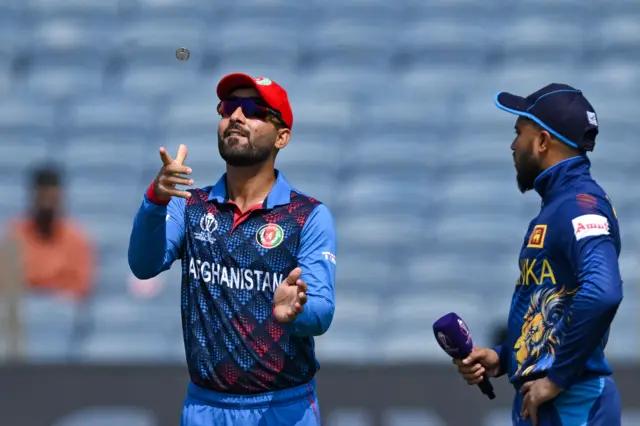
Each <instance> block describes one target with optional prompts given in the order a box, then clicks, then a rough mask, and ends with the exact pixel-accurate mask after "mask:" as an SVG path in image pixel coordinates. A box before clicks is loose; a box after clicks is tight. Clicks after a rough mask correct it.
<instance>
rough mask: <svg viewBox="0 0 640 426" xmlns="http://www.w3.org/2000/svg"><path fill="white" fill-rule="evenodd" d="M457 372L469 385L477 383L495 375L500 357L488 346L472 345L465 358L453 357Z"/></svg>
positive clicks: (498, 370) (498, 368)
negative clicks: (469, 352)
mask: <svg viewBox="0 0 640 426" xmlns="http://www.w3.org/2000/svg"><path fill="white" fill-rule="evenodd" d="M453 363H454V364H455V365H457V366H458V372H459V373H460V374H461V375H462V377H463V378H464V379H465V380H466V382H467V383H468V384H469V385H477V384H479V383H480V382H482V380H483V379H484V376H485V374H486V376H487V377H496V376H497V375H498V373H499V372H500V358H499V356H498V354H497V353H496V351H494V350H493V349H488V348H481V347H479V346H476V347H474V348H473V349H472V350H471V354H469V356H468V357H466V358H465V359H455V358H454V359H453Z"/></svg>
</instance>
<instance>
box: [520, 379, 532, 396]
mask: <svg viewBox="0 0 640 426" xmlns="http://www.w3.org/2000/svg"><path fill="white" fill-rule="evenodd" d="M531 386H533V382H527V383H525V384H524V385H522V388H521V389H520V393H521V394H526V393H527V392H529V390H530V389H531Z"/></svg>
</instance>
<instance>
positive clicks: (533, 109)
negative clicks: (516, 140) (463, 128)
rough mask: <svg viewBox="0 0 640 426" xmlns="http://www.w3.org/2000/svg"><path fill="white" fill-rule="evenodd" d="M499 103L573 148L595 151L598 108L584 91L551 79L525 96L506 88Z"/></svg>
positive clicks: (498, 97)
mask: <svg viewBox="0 0 640 426" xmlns="http://www.w3.org/2000/svg"><path fill="white" fill-rule="evenodd" d="M494 102H495V104H496V106H497V107H498V108H500V109H502V110H504V111H507V112H510V113H512V114H516V115H519V116H521V117H526V118H528V119H530V120H532V121H534V122H536V123H537V124H538V125H539V126H540V127H542V128H543V129H545V130H546V131H547V132H549V133H551V134H552V135H553V136H554V137H556V138H557V139H559V140H561V141H562V142H564V143H566V144H567V145H569V146H572V147H574V148H579V149H582V150H584V151H593V148H594V147H595V144H596V136H597V134H598V118H597V116H596V112H595V110H594V109H593V107H592V106H591V104H590V103H589V101H588V100H587V98H585V97H584V95H583V94H582V91H580V90H578V89H575V88H573V87H571V86H569V85H567V84H559V83H551V84H549V85H548V86H545V87H543V88H542V89H540V90H538V91H537V92H534V93H532V94H530V95H529V96H527V97H526V98H523V97H521V96H517V95H513V94H511V93H507V92H500V93H498V94H497V95H496V97H495V99H494Z"/></svg>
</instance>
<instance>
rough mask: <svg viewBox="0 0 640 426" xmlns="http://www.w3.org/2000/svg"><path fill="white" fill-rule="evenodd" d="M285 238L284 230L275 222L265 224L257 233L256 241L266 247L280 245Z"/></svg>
mask: <svg viewBox="0 0 640 426" xmlns="http://www.w3.org/2000/svg"><path fill="white" fill-rule="evenodd" d="M283 240H284V231H283V230H282V228H281V227H280V225H277V224H275V223H267V224H266V225H263V226H262V227H260V229H258V232H257V233H256V241H257V242H258V244H260V245H261V246H262V247H264V248H266V249H271V248H274V247H278V246H279V245H280V243H282V241H283Z"/></svg>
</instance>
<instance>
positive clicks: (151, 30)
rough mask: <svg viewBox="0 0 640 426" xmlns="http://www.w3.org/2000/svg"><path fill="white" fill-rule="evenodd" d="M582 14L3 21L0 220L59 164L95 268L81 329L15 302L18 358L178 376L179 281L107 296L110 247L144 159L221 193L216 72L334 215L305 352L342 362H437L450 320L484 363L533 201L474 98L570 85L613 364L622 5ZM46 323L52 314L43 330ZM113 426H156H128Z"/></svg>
mask: <svg viewBox="0 0 640 426" xmlns="http://www.w3.org/2000/svg"><path fill="white" fill-rule="evenodd" d="M603 4H604V2H603V0H598V1H596V0H594V1H589V2H584V1H578V0H535V1H534V0H526V1H519V2H507V1H506V0H485V1H481V2H478V1H471V0H454V1H447V2H439V1H434V0H397V1H393V2H391V1H388V0H340V1H338V0H330V1H319V0H311V1H305V2H289V1H285V0H245V1H243V2H242V4H237V5H236V4H235V3H225V4H222V3H220V2H211V1H208V0H130V1H119V2H118V1H112V0H92V1H81V0H13V1H4V2H1V3H0V93H2V95H3V96H2V101H0V150H1V151H2V154H3V155H2V156H0V176H1V178H0V193H1V194H2V200H3V202H2V204H1V205H0V220H2V221H5V220H7V219H8V218H10V217H11V216H12V215H15V214H18V213H19V212H20V211H21V210H22V209H23V208H24V205H25V202H26V194H25V191H24V179H23V177H24V171H25V170H26V169H27V167H28V166H29V165H30V164H32V163H33V162H37V161H42V160H45V159H51V160H56V161H63V162H64V163H65V164H66V166H67V171H68V177H69V187H68V199H69V211H70V212H71V213H72V214H73V215H74V216H75V217H77V218H78V219H79V220H80V221H81V222H82V223H83V224H84V226H85V227H86V228H87V230H88V231H89V233H90V234H91V235H92V237H93V239H94V240H95V241H96V243H97V244H98V250H99V262H100V264H99V273H98V275H97V277H98V279H97V282H96V290H95V292H94V295H93V297H92V298H91V300H89V301H88V302H87V303H86V304H85V305H83V306H81V307H78V308H77V309H78V312H79V313H78V315H79V316H78V318H79V319H78V318H76V317H73V318H72V317H71V316H70V314H69V313H70V312H71V311H70V310H67V309H66V308H65V305H64V303H63V302H59V301H46V302H42V301H35V302H33V301H30V302H29V305H28V306H29V309H27V310H26V311H25V315H27V317H28V318H27V320H26V323H27V324H29V325H34V326H33V327H29V330H32V329H33V330H37V332H36V331H34V332H33V333H30V336H31V338H30V339H28V342H30V346H29V352H30V357H31V358H33V359H36V360H56V359H66V358H67V357H68V356H75V357H79V358H80V359H84V360H89V361H91V360H105V359H106V360H130V359H136V360H150V361H172V360H176V361H182V360H183V358H184V353H183V350H182V348H181V347H180V346H181V338H180V315H179V301H178V298H179V289H178V288H179V286H180V282H179V271H177V270H176V269H178V267H177V266H178V265H176V266H174V268H173V270H172V271H170V272H168V273H167V274H166V276H165V278H164V283H165V284H164V286H163V287H162V290H161V291H159V293H158V294H156V295H155V296H147V297H146V298H145V299H144V300H143V299H141V296H140V295H139V294H138V295H136V294H137V293H135V292H132V291H131V287H130V285H129V282H130V279H131V273H130V272H129V270H128V267H127V262H126V250H127V244H128V234H129V231H130V227H131V223H132V220H133V215H134V214H135V211H136V209H137V208H138V206H139V203H140V201H141V196H142V193H143V191H144V190H145V188H146V186H147V185H148V183H149V182H150V181H151V179H152V178H153V176H154V174H155V172H156V170H157V167H158V163H159V161H158V156H157V148H158V146H160V145H161V144H164V145H165V146H167V148H168V149H169V151H172V150H174V149H175V148H176V147H177V145H178V144H179V143H186V144H187V145H188V146H189V149H190V156H189V164H190V165H191V166H192V167H193V169H194V172H195V175H194V177H195V181H196V183H197V184H199V185H202V186H204V185H208V184H212V183H214V182H215V180H216V179H217V178H218V176H219V175H220V174H221V173H222V172H223V170H224V165H223V163H222V161H221V160H220V159H219V158H218V153H217V146H216V127H217V126H216V122H217V118H216V114H215V110H214V108H215V104H216V102H217V99H216V97H215V86H216V83H217V81H218V80H219V78H220V77H222V76H223V75H224V74H226V73H228V72H233V71H245V72H248V73H251V74H255V75H266V76H268V77H270V78H272V79H273V80H275V81H278V82H279V83H281V84H282V85H283V86H284V87H285V88H287V89H288V90H289V92H290V97H291V100H292V103H293V110H294V116H295V125H294V128H293V139H292V142H291V145H290V146H289V147H288V148H287V149H286V150H284V151H283V152H282V153H281V154H280V156H279V158H278V166H279V167H280V168H281V169H282V171H283V173H284V174H285V176H287V178H288V179H289V180H290V181H291V182H292V183H293V184H294V185H295V186H298V187H300V188H301V189H302V190H304V191H305V192H307V193H310V194H312V195H314V196H316V197H317V198H319V199H321V200H323V201H324V202H325V203H326V204H327V205H329V207H330V208H331V209H332V211H333V213H334V216H335V220H336V224H337V228H338V236H339V249H338V282H337V288H336V292H337V312H336V318H335V322H334V326H333V328H332V329H331V331H330V332H329V333H328V334H327V335H326V336H323V337H321V338H319V339H318V351H319V353H320V356H321V358H322V359H336V360H341V361H345V362H367V361H380V360H383V361H394V360H416V359H433V360H442V361H443V362H444V361H446V356H445V355H444V354H442V353H441V352H440V351H439V349H438V348H437V347H436V346H435V345H434V344H433V343H432V341H431V338H432V337H431V336H430V324H431V322H432V321H433V320H435V319H436V318H437V317H438V316H440V315H442V314H444V313H446V312H449V311H456V312H458V313H460V314H461V315H463V316H464V317H465V319H466V320H467V321H468V323H469V324H470V327H471V329H472V332H473V333H474V336H475V340H476V341H477V342H478V343H487V344H488V343H491V342H489V336H490V334H491V332H492V327H496V326H499V325H501V324H502V323H504V322H505V321H506V314H507V308H508V300H509V298H510V295H511V291H512V286H513V283H514V281H515V279H516V277H517V276H518V269H517V264H516V261H517V251H518V249H519V246H520V244H521V241H522V238H523V234H524V231H525V229H526V226H527V224H528V222H529V220H530V219H531V218H532V217H533V216H534V215H535V214H536V212H537V209H538V206H539V200H538V199H537V197H536V195H535V194H527V195H526V196H522V195H521V194H520V193H519V192H518V191H517V188H516V186H515V178H514V171H513V166H512V160H511V157H510V152H509V144H510V142H511V140H512V138H513V132H512V126H513V117H511V116H509V115H507V114H504V113H502V112H500V111H498V110H497V109H496V108H495V107H494V106H493V95H494V94H495V92H497V91H499V90H510V91H515V92H517V93H528V92H531V91H533V90H535V89H537V88H539V87H541V86H543V85H545V84H547V83H550V82H552V81H553V82H566V83H569V84H573V85H576V86H578V87H580V88H581V89H582V90H583V91H584V92H585V94H586V95H587V96H588V97H589V98H590V99H591V100H592V101H593V103H594V104H595V107H596V110H597V111H598V113H599V121H600V123H601V126H602V130H601V134H600V137H599V140H598V146H597V152H596V153H594V154H593V160H594V174H595V175H596V177H597V178H598V179H599V180H600V182H601V183H602V185H603V186H604V187H605V188H607V190H608V191H609V193H610V195H611V198H612V199H613V200H614V202H615V203H616V206H617V207H618V212H619V214H620V221H621V227H622V230H623V247H624V249H623V250H624V254H623V257H622V261H621V264H622V268H623V275H624V278H625V280H626V289H625V293H626V298H625V301H624V303H623V305H622V307H621V309H620V312H619V315H618V319H617V320H616V327H615V330H614V332H613V333H612V336H611V341H610V354H611V357H612V358H616V357H617V358H620V359H624V358H629V357H632V356H635V354H637V348H638V344H639V343H640V342H638V333H637V329H638V325H640V324H639V322H638V314H637V308H638V307H639V304H638V301H637V300H638V296H637V290H636V288H637V283H638V279H640V275H639V273H638V272H637V267H636V265H637V262H638V259H639V258H640V244H639V242H638V240H639V238H640V226H639V225H638V223H640V221H639V219H640V213H639V212H640V209H639V208H638V207H640V201H638V200H640V198H639V196H640V192H639V190H638V189H637V187H636V186H635V185H634V184H632V183H633V182H637V181H638V179H640V168H638V167H637V165H636V164H637V159H638V158H640V157H639V156H638V155H637V152H638V150H637V141H636V138H637V130H638V129H639V128H640V126H639V125H638V119H637V113H636V110H637V99H638V94H639V93H640V92H639V91H640V89H639V88H640V84H638V82H640V71H639V70H640V68H638V63H640V61H639V59H640V56H638V54H637V40H638V36H639V35H640V26H638V21H637V19H635V18H633V16H637V13H638V12H640V3H639V2H637V1H631V0H627V1H617V2H615V5H613V4H610V3H607V6H606V7H601V6H602V5H603ZM614 6H615V7H614ZM567 11H570V16H572V19H571V20H569V21H566V22H565V18H564V17H566V12H567ZM634 14H635V15H634ZM596 17H597V19H596ZM561 20H562V21H563V23H562V24H559V22H560V21H561ZM594 22H598V23H597V24H593V23H594ZM178 47H187V48H189V49H190V50H191V58H190V60H189V61H177V60H176V59H175V57H174V52H175V49H176V48H178ZM630 183H631V184H630ZM61 303H62V304H61ZM495 306H498V307H499V308H497V309H494V307H495ZM487 307H491V308H490V309H487ZM52 312H56V313H60V315H57V314H56V315H55V320H54V321H50V320H49V319H50V318H51V315H52ZM64 312H66V313H65V314H63V313H64ZM74 312H75V311H74ZM74 330H75V331H74ZM78 330H79V331H78ZM34 333H35V334H34ZM78 333H80V334H81V336H79V335H78ZM625 333H626V334H625ZM53 336H61V337H60V338H54V337H53ZM623 336H624V337H626V338H623ZM630 336H634V339H635V340H633V339H632V340H633V342H631V344H630V342H629V338H630ZM87 416H88V417H87V418H90V416H89V415H87ZM403 416H404V415H403ZM406 416H409V417H410V415H409V414H407V415H406ZM409 417H406V418H407V419H408V418H409ZM345 418H346V417H345ZM398 418H399V419H400V417H398ZM349 419H350V420H348V421H347V423H348V424H357V421H356V420H353V419H351V418H350V417H349ZM402 419H405V417H402ZM81 420H82V419H81ZM84 420H86V419H84ZM84 420H83V421H84ZM86 421H88V420H86ZM402 421H404V420H397V422H402ZM407 421H408V420H407ZM415 421H416V422H417V420H415ZM134 423H135V424H136V425H137V424H140V425H152V424H154V422H153V419H147V418H145V417H144V416H143V415H141V417H140V420H137V422H134ZM134 423H131V424H134ZM347 423H345V424H347ZM64 424H69V425H70V424H79V423H77V422H74V421H72V420H68V421H67V422H66V423H64ZM335 424H338V423H335ZM340 424H342V423H340ZM390 424H391V423H390ZM397 424H399V423H397ZM403 424H408V423H403Z"/></svg>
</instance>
